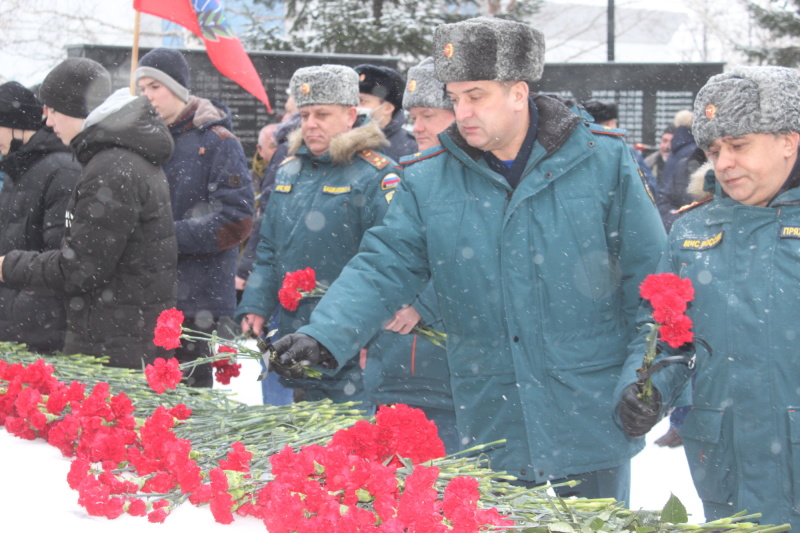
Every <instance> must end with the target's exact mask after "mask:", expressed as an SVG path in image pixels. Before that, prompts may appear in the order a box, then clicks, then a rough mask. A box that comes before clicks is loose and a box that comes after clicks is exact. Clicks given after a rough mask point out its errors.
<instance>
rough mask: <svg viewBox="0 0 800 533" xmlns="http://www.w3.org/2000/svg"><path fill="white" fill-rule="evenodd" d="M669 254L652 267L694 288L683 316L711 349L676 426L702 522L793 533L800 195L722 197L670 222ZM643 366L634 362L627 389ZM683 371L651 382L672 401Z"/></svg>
mask: <svg viewBox="0 0 800 533" xmlns="http://www.w3.org/2000/svg"><path fill="white" fill-rule="evenodd" d="M717 187H719V185H717ZM669 250H670V252H669V256H668V257H666V258H665V260H664V261H663V262H662V264H661V265H660V267H659V268H660V270H661V271H665V272H673V273H675V274H679V275H680V276H681V277H684V278H689V279H691V280H692V283H693V285H694V290H695V297H694V301H692V302H691V303H690V307H689V310H688V315H689V317H690V318H691V319H692V321H693V322H694V332H695V335H697V336H699V337H700V338H702V339H704V340H705V341H706V342H708V343H709V344H710V346H711V348H712V350H713V355H711V356H709V355H708V354H707V353H706V352H705V350H698V354H697V369H696V372H697V373H696V376H695V388H694V394H693V399H694V401H693V404H694V407H693V409H692V410H691V411H690V412H689V414H688V416H687V418H686V422H685V423H684V425H683V427H682V428H681V435H682V436H683V442H684V448H685V451H686V456H687V458H688V460H689V466H690V468H691V471H692V477H693V479H694V483H695V487H696V488H697V493H698V495H699V496H700V498H701V499H702V500H703V503H704V507H705V518H706V520H713V519H717V518H722V517H725V516H730V515H731V514H733V513H734V512H737V511H743V510H745V509H746V510H747V511H749V512H751V513H762V515H763V517H762V518H761V519H759V520H760V522H761V523H764V524H767V523H769V524H782V523H786V522H789V523H791V524H792V527H793V528H795V527H800V517H799V516H798V513H800V350H798V335H800V327H798V325H797V317H798V316H799V315H800V268H798V265H800V189H790V190H789V191H787V192H784V193H783V194H781V195H780V196H778V197H777V198H776V199H775V200H773V202H772V203H771V204H770V205H769V206H768V207H751V206H745V205H742V204H739V203H738V202H736V201H734V200H731V199H730V198H722V196H721V195H720V191H719V189H718V190H717V194H716V198H715V199H713V200H711V201H710V202H706V203H704V204H702V205H700V206H698V207H695V208H693V209H691V210H689V211H687V212H686V213H684V214H683V215H682V216H681V217H680V218H679V219H678V220H677V221H676V222H675V225H674V226H673V227H672V231H671V232H670V235H669ZM641 358H642V352H641V351H639V352H638V353H633V354H632V355H631V362H630V364H629V365H628V366H627V367H626V374H625V375H626V377H627V378H628V381H629V382H630V381H634V380H635V378H633V377H631V376H632V371H633V369H634V368H635V367H636V366H638V365H641ZM637 363H638V365H637ZM681 373H685V367H684V366H683V365H673V366H672V367H668V370H666V371H664V372H662V373H659V374H656V375H655V376H654V385H655V386H656V387H657V388H658V389H659V391H661V392H662V395H666V396H674V395H675V391H674V388H675V387H676V386H680V384H681V383H682V381H683V380H682V379H680V374H681ZM676 376H678V377H677V379H676Z"/></svg>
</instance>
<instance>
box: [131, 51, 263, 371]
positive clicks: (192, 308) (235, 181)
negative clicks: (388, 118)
mask: <svg viewBox="0 0 800 533" xmlns="http://www.w3.org/2000/svg"><path fill="white" fill-rule="evenodd" d="M134 77H135V79H136V83H137V85H138V87H139V90H140V91H141V93H142V94H144V95H146V96H147V98H149V100H150V103H152V104H153V107H155V109H156V111H158V113H159V114H160V115H161V118H163V119H164V122H166V123H167V126H169V131H170V133H171V134H172V138H173V140H174V141H175V153H174V154H173V156H172V158H171V159H170V160H169V161H167V162H166V163H165V164H164V173H165V174H166V175H167V180H168V181H169V189H170V198H171V200H172V215H173V217H174V219H175V233H176V235H177V237H178V307H177V308H178V309H179V310H181V311H183V314H184V316H185V317H186V321H185V322H184V324H183V325H184V327H186V328H189V329H192V330H196V331H204V332H208V333H210V332H211V331H213V330H219V332H220V334H223V335H224V334H226V333H227V332H232V331H233V329H232V325H233V322H232V319H231V317H232V316H233V312H234V310H235V309H236V288H235V282H234V278H235V275H236V263H237V260H238V256H239V244H240V243H242V242H244V240H245V239H247V237H248V235H250V230H251V229H252V226H253V201H254V200H253V196H254V195H253V186H252V184H251V180H250V172H249V170H248V168H247V158H246V157H245V155H244V150H242V145H241V144H240V143H239V140H238V139H237V138H236V137H235V136H234V134H233V133H232V132H231V129H232V123H231V112H230V110H229V109H228V108H227V107H226V106H225V105H224V104H221V103H219V102H215V101H211V100H206V99H204V98H198V97H196V96H192V95H191V94H190V93H189V83H190V74H189V65H188V63H187V62H186V59H185V58H184V57H183V55H182V54H181V53H180V52H179V51H177V50H174V49H169V48H156V49H155V50H152V51H150V52H148V53H147V54H145V55H144V56H143V57H142V59H141V60H140V61H139V66H138V68H137V69H136V71H135V74H134ZM226 323H227V324H228V327H225V325H226ZM207 355H209V353H208V344H207V343H206V342H203V341H201V342H193V341H186V340H183V341H182V342H181V346H180V347H178V348H177V349H176V350H175V357H176V358H177V359H178V360H179V361H181V362H182V363H183V362H187V361H193V360H195V359H197V358H198V357H203V356H207ZM186 381H187V384H188V385H190V386H193V387H211V385H212V383H213V379H212V372H211V366H210V365H208V364H205V365H200V366H197V367H195V368H194V369H193V370H191V371H189V372H187V376H186Z"/></svg>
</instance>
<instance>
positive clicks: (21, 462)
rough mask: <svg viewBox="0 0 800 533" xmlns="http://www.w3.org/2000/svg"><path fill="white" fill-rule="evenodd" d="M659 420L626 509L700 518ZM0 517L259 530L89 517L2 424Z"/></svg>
mask: <svg viewBox="0 0 800 533" xmlns="http://www.w3.org/2000/svg"><path fill="white" fill-rule="evenodd" d="M259 371H260V370H259V366H258V363H257V362H255V361H243V367H242V375H241V376H240V377H239V378H236V379H234V380H233V382H232V389H231V390H233V391H234V392H236V393H237V399H239V400H241V401H243V402H246V403H251V404H257V403H260V401H261V388H260V384H259V383H258V382H257V381H256V380H255V377H256V376H257V375H258V373H259ZM668 425H669V424H668V421H666V420H664V421H662V422H661V423H660V424H659V425H658V426H656V427H655V428H654V429H653V431H651V432H650V434H649V435H648V436H647V441H648V444H647V447H646V448H645V450H644V451H643V452H642V453H640V454H639V455H638V456H637V457H636V458H634V461H633V479H632V482H631V502H630V508H632V509H661V508H662V507H663V506H664V504H665V503H666V502H667V500H668V499H669V495H670V493H673V494H675V495H676V496H677V497H678V498H680V500H681V501H682V502H683V504H684V505H685V506H686V508H687V511H688V512H689V513H690V521H691V522H695V523H697V522H702V521H703V512H702V506H701V504H700V501H699V500H698V498H697V494H696V492H695V490H694V486H693V485H692V482H691V478H690V476H689V469H688V466H687V464H686V458H685V456H684V454H683V448H674V449H665V448H660V447H658V446H655V445H654V444H652V441H653V440H655V439H656V438H658V437H660V436H661V435H662V434H664V432H665V431H666V430H667V428H668ZM0 450H2V455H1V456H0V516H2V517H3V525H2V528H0V530H2V531H24V530H28V531H45V530H46V529H45V528H48V529H49V528H52V529H53V530H55V529H56V528H58V529H59V530H65V531H77V530H80V531H81V533H95V532H96V533H107V532H108V530H109V527H113V529H114V533H148V532H150V531H153V532H162V533H163V532H164V531H203V532H209V533H213V532H216V531H219V532H223V531H227V532H228V533H231V532H235V533H239V532H251V531H252V532H256V531H258V532H261V533H263V532H264V531H265V529H264V525H263V524H262V523H261V522H260V521H258V520H256V519H254V518H252V517H247V518H241V517H237V518H236V521H235V522H234V523H233V524H232V525H229V526H228V525H222V524H217V523H216V522H214V520H213V518H212V516H211V513H210V511H209V510H208V508H206V507H203V508H197V507H194V506H192V505H189V504H185V505H182V506H180V507H179V508H178V509H177V510H176V511H174V512H173V514H172V515H171V516H170V517H169V518H167V521H166V522H165V523H164V524H150V523H149V522H147V520H146V519H144V518H137V517H132V516H127V515H123V516H121V517H120V518H117V519H116V520H114V521H113V522H109V521H108V520H107V519H105V518H97V517H91V516H89V515H88V514H87V513H86V511H85V509H83V508H82V507H80V506H79V505H78V503H77V499H78V493H77V492H75V491H73V490H71V489H70V488H69V487H68V486H67V482H66V477H67V472H68V471H69V464H70V463H69V460H68V459H66V458H64V457H62V456H61V453H60V452H59V451H58V450H57V449H56V448H54V447H52V446H50V445H48V444H46V443H45V442H44V441H42V440H36V441H26V440H22V439H19V438H16V437H14V436H11V435H9V434H8V433H6V432H5V430H3V429H0Z"/></svg>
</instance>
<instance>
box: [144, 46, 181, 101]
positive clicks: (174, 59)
mask: <svg viewBox="0 0 800 533" xmlns="http://www.w3.org/2000/svg"><path fill="white" fill-rule="evenodd" d="M133 77H134V81H137V82H138V81H139V79H140V78H153V79H154V80H157V81H160V82H161V83H163V84H164V85H166V86H167V88H168V89H169V90H170V91H172V92H173V93H174V94H175V96H177V97H178V98H180V99H181V100H183V101H184V102H188V101H189V84H190V82H191V76H190V74H189V63H187V62H186V58H184V57H183V54H181V53H180V52H179V51H178V50H175V49H174V48H156V49H154V50H150V51H149V52H147V53H146V54H145V55H144V56H142V59H140V60H139V66H138V67H137V68H136V71H135V72H134V73H133Z"/></svg>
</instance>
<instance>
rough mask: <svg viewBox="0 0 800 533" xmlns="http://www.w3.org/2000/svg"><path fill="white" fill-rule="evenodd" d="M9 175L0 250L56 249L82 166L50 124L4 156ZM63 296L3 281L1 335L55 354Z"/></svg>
mask: <svg viewBox="0 0 800 533" xmlns="http://www.w3.org/2000/svg"><path fill="white" fill-rule="evenodd" d="M0 170H2V171H3V172H5V173H6V174H8V179H6V181H5V184H4V185H3V189H2V192H1V193H0V255H5V254H6V253H8V252H10V251H11V250H30V251H34V252H44V251H45V250H53V249H58V248H59V246H61V239H62V237H63V236H64V213H65V212H66V209H67V203H68V201H69V197H70V194H71V193H72V188H73V187H74V186H75V182H76V181H78V177H80V175H81V166H80V165H79V164H78V162H77V161H75V160H74V159H73V157H72V154H71V153H70V149H69V147H68V146H66V145H65V144H64V143H63V142H61V139H59V138H58V137H57V136H56V134H55V133H53V130H52V129H50V128H47V127H45V128H42V129H40V130H39V131H37V132H36V133H35V134H34V135H33V137H31V138H30V140H29V141H28V142H27V143H25V144H24V145H23V146H22V147H21V148H19V150H17V151H15V152H11V153H10V154H8V155H7V156H6V157H5V158H3V160H2V161H0ZM66 329H67V320H66V314H65V309H64V299H63V298H61V297H58V296H52V295H48V294H42V293H36V292H33V291H30V290H18V289H12V288H10V287H8V286H7V285H5V284H3V283H0V340H2V341H13V342H20V343H23V344H27V345H28V348H29V349H30V350H32V351H35V352H42V353H52V352H55V351H57V350H61V349H62V348H63V346H64V331H65V330H66Z"/></svg>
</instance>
